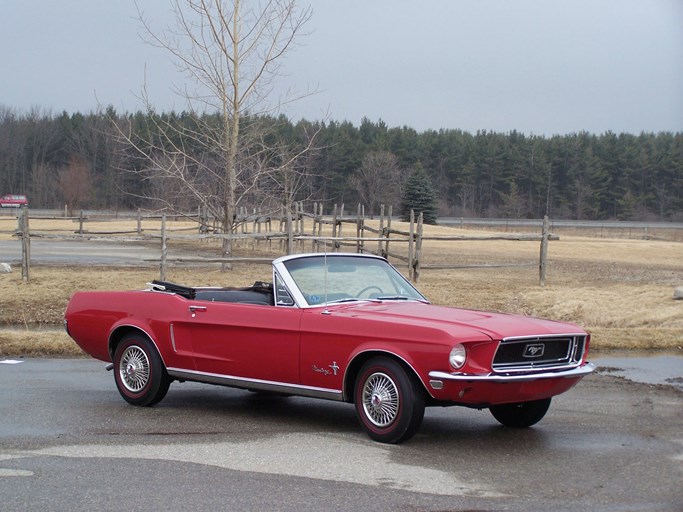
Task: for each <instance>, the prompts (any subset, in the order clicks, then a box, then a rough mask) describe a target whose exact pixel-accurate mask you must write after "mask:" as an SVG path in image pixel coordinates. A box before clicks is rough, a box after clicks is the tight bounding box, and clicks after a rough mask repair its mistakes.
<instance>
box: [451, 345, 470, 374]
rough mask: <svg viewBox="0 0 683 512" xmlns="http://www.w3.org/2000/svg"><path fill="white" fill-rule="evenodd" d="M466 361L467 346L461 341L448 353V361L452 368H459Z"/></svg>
mask: <svg viewBox="0 0 683 512" xmlns="http://www.w3.org/2000/svg"><path fill="white" fill-rule="evenodd" d="M466 362H467V348H466V347H465V345H463V344H462V343H458V344H457V345H454V346H453V348H452V349H451V351H450V353H449V354H448V363H449V364H450V365H451V368H453V369H454V370H461V369H462V367H463V366H465V363H466Z"/></svg>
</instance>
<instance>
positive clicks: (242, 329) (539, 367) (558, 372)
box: [65, 253, 594, 443]
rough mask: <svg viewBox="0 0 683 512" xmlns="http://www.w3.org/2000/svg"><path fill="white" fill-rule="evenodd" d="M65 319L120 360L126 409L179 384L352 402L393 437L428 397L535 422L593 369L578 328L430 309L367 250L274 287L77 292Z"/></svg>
mask: <svg viewBox="0 0 683 512" xmlns="http://www.w3.org/2000/svg"><path fill="white" fill-rule="evenodd" d="M65 322H66V329H67V332H68V333H69V335H70V336H71V337H72V338H73V339H74V340H75V341H76V343H78V345H79V346H80V347H81V348H82V349H83V350H85V351H86V352H87V353H88V354H90V355H91V356H93V357H95V358H97V359H100V360H102V361H107V362H112V363H113V364H112V365H109V368H110V369H111V368H112V367H113V370H114V378H115V381H116V386H117V388H118V390H119V392H120V393H121V395H122V396H123V398H124V399H125V400H126V401H127V402H129V403H131V404H134V405H147V406H149V405H154V404H156V403H158V402H159V401H160V400H161V399H162V398H164V396H165V395H166V392H167V391H168V389H169V385H170V384H171V382H172V381H174V380H177V381H198V382H207V383H211V384H219V385H224V386H232V387H237V388H243V389H248V390H252V391H262V392H271V393H273V392H274V393H282V394H285V395H299V396H306V397H315V398H325V399H330V400H338V401H344V402H350V403H352V404H354V406H355V410H356V415H357V417H358V420H359V422H360V425H361V426H362V428H363V429H364V430H365V431H366V432H367V433H368V434H369V436H370V437H371V438H373V439H375V440H377V441H380V442H386V443H399V442H401V441H404V440H407V439H409V438H410V437H411V436H412V435H413V434H415V432H416V431H417V430H418V428H419V427H420V424H421V423H422V419H423V416H424V411H425V407H426V406H432V405H439V406H448V405H460V406H465V407H473V408H478V409H485V408H488V409H489V410H490V411H491V413H492V414H493V416H494V417H495V418H496V419H497V420H498V421H499V422H500V423H502V424H503V425H507V426H511V427H528V426H530V425H533V424H535V423H536V422H538V421H539V420H540V419H541V418H543V416H544V415H545V413H546V411H547V410H548V407H549V405H550V401H551V398H552V397H553V396H555V395H558V394H560V393H563V392H565V391H567V390H568V389H570V388H571V387H572V386H574V385H575V384H576V383H577V382H579V381H580V380H581V378H583V377H584V376H586V375H588V374H589V373H591V372H592V371H593V369H594V366H593V365H592V364H591V363H588V362H586V355H587V353H588V343H589V335H588V334H587V333H586V332H584V331H583V330H581V329H579V328H578V327H576V326H575V325H571V324H566V323H558V322H553V321H548V320H539V319H535V318H528V317H523V316H514V315H506V314H498V313H487V312H481V311H468V310H463V309H456V308H450V307H441V306H435V305H432V304H430V303H429V301H428V300H427V299H426V298H425V297H424V296H423V295H422V294H420V292H418V291H417V290H416V289H415V288H414V287H413V286H412V285H411V284H410V282H408V281H407V280H406V279H405V278H404V277H403V276H402V275H401V274H400V273H399V272H398V271H397V270H396V269H395V268H394V267H393V266H391V265H390V264H389V263H388V262H387V261H386V260H385V259H383V258H380V257H376V256H369V255H360V254H341V253H335V254H301V255H294V256H286V257H283V258H279V259H277V260H275V261H274V262H273V269H272V283H264V282H257V283H255V284H254V285H252V286H250V287H246V288H191V287H186V286H180V285H177V284H173V283H167V282H158V281H155V282H153V283H151V284H150V286H149V289H148V290H144V291H119V292H102V291H85V292H77V293H75V294H74V295H73V297H72V298H71V301H70V302H69V305H68V307H67V309H66V313H65Z"/></svg>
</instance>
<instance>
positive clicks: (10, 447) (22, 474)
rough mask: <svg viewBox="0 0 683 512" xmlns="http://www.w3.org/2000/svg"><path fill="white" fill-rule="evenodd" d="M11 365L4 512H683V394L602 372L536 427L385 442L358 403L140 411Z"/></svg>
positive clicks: (460, 430)
mask: <svg viewBox="0 0 683 512" xmlns="http://www.w3.org/2000/svg"><path fill="white" fill-rule="evenodd" d="M11 362H12V361H5V363H4V364H0V389H1V390H2V392H1V393H0V500H1V502H0V509H2V510H3V511H29V510H31V511H33V510H48V511H57V510H112V511H113V510H117V511H119V510H196V511H204V510H207V511H209V510H211V511H215V510H269V511H270V510H282V511H316V512H319V511H320V510H372V511H384V510H386V511H392V512H397V511H398V512H400V511H445V510H478V511H483V510H486V511H502V510H511V511H526V510H563V511H564V510H566V511H585V510H598V511H599V510H604V511H607V510H609V511H620V510H623V511H671V512H674V511H675V512H680V511H681V510H683V490H682V488H681V485H680V483H681V481H683V393H681V392H680V391H677V390H675V389H673V388H670V387H663V386H649V385H645V384H636V383H631V382H628V381H624V380H621V379H618V378H614V377H611V376H605V375H591V376H589V377H587V378H586V379H584V380H583V381H582V382H581V383H580V384H579V385H578V386H577V387H576V388H574V389H573V390H571V391H569V392H568V393H566V394H564V395H561V396H559V397H557V398H556V399H554V401H553V405H552V406H551V409H550V411H549V413H548V415H547V416H546V417H545V418H544V419H543V421H542V422H541V423H539V424H538V425H537V426H536V427H534V428H531V429H524V430H515V429H507V428H504V427H501V426H499V425H498V424H497V423H496V422H495V421H494V420H493V418H492V417H491V416H490V414H489V413H488V412H487V411H476V410H468V409H460V408H448V409H443V408H436V409H428V410H427V413H426V416H425V421H424V424H423V426H422V428H421V430H420V431H419V433H418V434H417V435H416V436H415V438H413V439H412V440H411V441H409V442H407V443H405V444H403V445H400V446H387V445H381V444H378V443H374V442H372V441H370V440H369V439H368V438H367V437H366V436H365V435H364V434H363V433H362V432H361V431H360V428H359V427H358V425H357V423H356V419H355V416H354V411H353V407H352V406H350V405H348V404H341V403H336V402H326V401H316V400H313V399H305V398H275V397H264V396H261V395H257V394H253V393H249V392H246V391H238V390H232V389H228V388H220V387H213V386H208V385H201V384H194V383H173V384H172V385H171V390H170V391H169V394H168V395H167V397H166V398H165V400H164V401H163V402H162V403H161V404H159V405H158V406H156V407H153V408H139V407H132V406H129V405H127V404H126V403H125V402H124V401H123V400H122V399H121V398H120V396H119V395H118V392H117V391H116V389H115V387H114V382H113V376H112V374H111V373H108V372H106V371H105V370H104V364H103V363H100V362H97V361H93V360H89V359H83V360H50V359H33V360H26V361H24V362H20V363H18V364H9V363H11Z"/></svg>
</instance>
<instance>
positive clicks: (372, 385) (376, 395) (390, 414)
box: [362, 372, 399, 427]
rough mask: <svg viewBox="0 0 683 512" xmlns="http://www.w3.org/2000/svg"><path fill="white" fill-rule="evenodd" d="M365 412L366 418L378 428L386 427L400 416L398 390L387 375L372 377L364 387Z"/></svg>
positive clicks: (380, 374) (378, 374)
mask: <svg viewBox="0 0 683 512" xmlns="http://www.w3.org/2000/svg"><path fill="white" fill-rule="evenodd" d="M362 400H363V410H364V411H365V415H366V417H367V418H368V419H369V420H370V421H371V422H372V424H373V425H375V426H377V427H386V426H388V425H390V424H391V422H393V421H394V420H395V419H396V416H397V415H398V407H399V396H398V388H397V387H396V384H395V383H394V381H393V380H392V379H391V377H389V376H388V375H387V374H386V373H382V372H376V373H373V374H372V375H370V376H369V377H368V378H367V380H366V381H365V385H364V386H363V398H362Z"/></svg>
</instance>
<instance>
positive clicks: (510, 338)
mask: <svg viewBox="0 0 683 512" xmlns="http://www.w3.org/2000/svg"><path fill="white" fill-rule="evenodd" d="M573 336H586V333H585V332H575V333H568V332H563V333H560V334H533V335H531V336H529V335H527V336H508V337H507V338H503V340H502V343H505V342H506V341H522V340H529V341H530V342H533V341H534V340H542V339H546V338H571V337H573Z"/></svg>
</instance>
